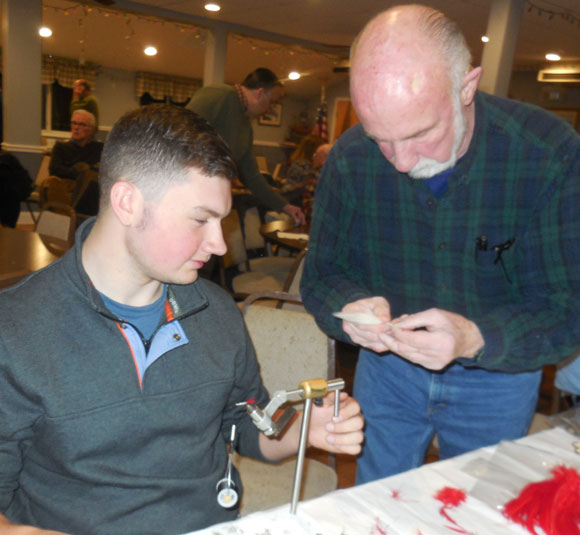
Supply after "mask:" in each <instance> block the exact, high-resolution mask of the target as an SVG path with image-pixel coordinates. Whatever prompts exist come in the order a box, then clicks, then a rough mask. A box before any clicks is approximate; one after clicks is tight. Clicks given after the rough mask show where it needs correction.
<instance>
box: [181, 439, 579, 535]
mask: <svg viewBox="0 0 580 535" xmlns="http://www.w3.org/2000/svg"><path fill="white" fill-rule="evenodd" d="M577 440H578V437H576V436H574V435H571V434H569V433H567V432H566V431H564V430H563V429H560V428H556V429H550V430H548V431H542V432H540V433H536V434H534V435H530V436H527V437H525V438H522V439H520V440H517V441H514V442H502V443H501V444H499V445H497V446H492V447H488V448H483V449H480V450H476V451H474V452H470V453H467V454H465V455H461V456H458V457H455V458H453V459H448V460H446V461H440V462H436V463H430V464H426V465H424V466H421V467H420V468H417V469H415V470H410V471H409V472H405V473H403V474H398V475H396V476H392V477H389V478H385V479H382V480H380V481H375V482H373V483H368V484H366V485H361V486H358V487H351V488H348V489H342V490H338V491H335V492H332V493H330V494H327V495H326V496H323V497H321V498H317V499H314V500H310V501H308V502H300V503H299V504H298V511H297V514H296V515H291V514H290V510H289V509H290V507H289V505H285V506H282V507H277V508H275V509H271V510H268V511H263V512H258V513H254V514H251V515H248V516H246V517H243V518H240V519H238V520H236V521H234V522H227V523H223V524H218V525H215V526H212V527H210V528H207V529H205V530H200V531H196V532H192V533H195V534H196V535H201V534H203V535H362V534H364V535H382V534H388V535H431V534H447V535H453V534H456V533H458V532H460V531H459V530H461V529H463V530H464V531H463V533H471V534H473V535H476V534H477V535H484V534H489V535H503V534H511V535H514V534H520V535H526V534H528V532H527V531H526V530H525V529H524V528H522V527H520V526H518V525H516V524H514V523H512V522H510V521H509V520H508V519H506V518H505V517H504V516H503V515H502V513H501V506H502V505H503V504H504V503H506V502H507V501H509V500H510V499H511V498H514V497H515V496H517V495H518V494H519V492H520V491H521V489H522V488H523V487H524V486H525V485H526V484H527V483H529V482H531V481H540V480H542V479H546V478H548V477H550V475H551V474H550V469H551V468H553V467H554V466H557V465H562V464H564V465H566V466H570V467H575V468H577V469H580V455H578V454H577V453H576V452H575V449H574V446H573V443H574V442H575V441H577ZM445 487H451V488H453V489H461V490H463V491H465V492H466V500H465V501H464V502H463V503H461V504H459V505H457V506H456V507H451V508H447V509H445V511H444V513H446V515H447V517H446V516H445V515H444V514H442V503H441V502H440V501H438V500H437V499H435V495H436V494H437V493H438V492H439V491H440V490H441V489H443V488H445ZM289 500H290V497H289ZM449 519H451V521H450V520H449ZM528 535H529V534H528Z"/></svg>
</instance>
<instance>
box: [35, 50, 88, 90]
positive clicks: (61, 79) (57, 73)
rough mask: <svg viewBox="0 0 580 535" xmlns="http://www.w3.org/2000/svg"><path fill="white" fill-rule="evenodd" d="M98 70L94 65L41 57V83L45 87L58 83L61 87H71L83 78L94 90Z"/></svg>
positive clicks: (72, 60) (65, 59)
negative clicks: (45, 85)
mask: <svg viewBox="0 0 580 535" xmlns="http://www.w3.org/2000/svg"><path fill="white" fill-rule="evenodd" d="M98 70H99V67H98V66H97V65H95V64H94V63H85V64H84V65H81V64H80V63H79V62H78V61H77V60H74V59H67V58H58V57H50V56H43V57H42V83H43V84H47V85H50V84H52V83H53V82H58V83H59V84H60V85H61V86H64V87H72V86H73V84H74V82H75V80H78V79H79V78H83V79H85V80H86V81H87V82H89V84H90V85H91V87H92V88H93V90H94V88H95V80H96V79H97V73H98Z"/></svg>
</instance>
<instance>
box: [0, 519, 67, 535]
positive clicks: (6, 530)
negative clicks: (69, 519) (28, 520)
mask: <svg viewBox="0 0 580 535" xmlns="http://www.w3.org/2000/svg"><path fill="white" fill-rule="evenodd" d="M0 533H2V535H66V533H62V532H60V531H47V530H44V529H40V528H35V527H33V526H22V525H20V524H12V523H11V522H9V521H8V519H7V518H6V517H5V516H4V515H2V514H0Z"/></svg>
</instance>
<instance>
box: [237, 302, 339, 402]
mask: <svg viewBox="0 0 580 535" xmlns="http://www.w3.org/2000/svg"><path fill="white" fill-rule="evenodd" d="M265 298H270V299H276V300H279V301H280V302H283V303H289V302H293V303H301V302H302V299H301V298H300V296H299V295H290V294H288V293H286V292H263V293H260V294H253V295H251V296H249V297H248V298H247V299H246V300H245V301H244V303H243V305H242V311H243V313H244V318H245V321H246V326H247V328H248V332H249V333H250V338H251V339H252V342H253V344H254V349H255V351H256V355H257V357H258V361H259V363H260V373H261V375H262V380H263V381H264V385H266V388H267V389H268V391H269V392H270V394H273V393H274V392H275V391H277V390H281V389H283V390H289V389H293V388H297V387H298V384H299V383H300V382H301V381H304V380H306V379H316V378H325V379H326V378H333V377H334V374H335V369H336V368H335V366H336V359H335V355H334V344H332V341H329V338H328V337H327V336H326V334H324V333H323V332H322V331H321V330H320V329H319V328H318V325H316V321H315V320H314V317H313V316H312V315H311V314H308V313H304V312H297V311H294V310H286V309H278V308H274V309H272V308H270V307H265V306H262V305H260V304H252V303H253V302H254V301H257V300H259V301H262V300H263V299H265Z"/></svg>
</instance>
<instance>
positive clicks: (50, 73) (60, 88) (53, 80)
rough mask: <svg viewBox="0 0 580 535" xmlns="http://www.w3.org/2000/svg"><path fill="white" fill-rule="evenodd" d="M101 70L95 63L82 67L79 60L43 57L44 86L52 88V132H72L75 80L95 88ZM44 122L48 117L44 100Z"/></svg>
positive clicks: (44, 100)
mask: <svg viewBox="0 0 580 535" xmlns="http://www.w3.org/2000/svg"><path fill="white" fill-rule="evenodd" d="M98 71H99V68H98V66H97V65H95V64H94V63H86V64H83V65H81V64H80V63H79V62H78V61H77V60H73V59H67V58H59V57H54V56H53V57H50V56H43V58H42V85H43V94H44V91H45V90H44V88H45V87H48V86H52V103H51V106H52V108H51V110H52V121H51V125H50V128H51V129H52V130H63V131H69V130H70V101H71V100H72V86H73V84H74V83H75V80H78V79H79V78H83V79H85V80H86V81H87V82H89V84H90V85H91V87H92V88H93V90H94V88H95V81H96V79H97V74H98ZM42 102H43V109H42V115H43V122H42V124H44V117H45V116H46V110H45V109H44V105H45V104H46V99H44V98H43V100H42Z"/></svg>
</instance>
